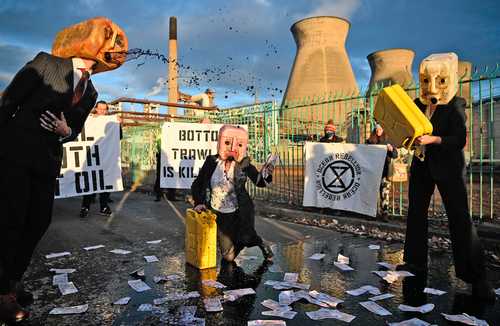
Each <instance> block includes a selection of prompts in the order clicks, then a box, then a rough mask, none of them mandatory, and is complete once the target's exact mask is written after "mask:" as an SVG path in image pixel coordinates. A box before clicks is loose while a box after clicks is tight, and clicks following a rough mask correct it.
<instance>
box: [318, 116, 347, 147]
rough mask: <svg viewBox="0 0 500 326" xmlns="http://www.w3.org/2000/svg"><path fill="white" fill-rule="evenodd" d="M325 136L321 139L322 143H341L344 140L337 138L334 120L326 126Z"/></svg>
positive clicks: (329, 121)
mask: <svg viewBox="0 0 500 326" xmlns="http://www.w3.org/2000/svg"><path fill="white" fill-rule="evenodd" d="M324 131H325V135H324V136H323V137H321V138H320V139H319V142H320V143H341V142H343V141H344V138H342V137H340V136H337V134H336V131H337V127H335V125H334V124H333V119H330V120H328V122H327V123H326V125H325V130H324Z"/></svg>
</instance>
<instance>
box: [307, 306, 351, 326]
mask: <svg viewBox="0 0 500 326" xmlns="http://www.w3.org/2000/svg"><path fill="white" fill-rule="evenodd" d="M306 315H307V316H308V317H309V318H311V319H312V320H322V319H327V318H334V319H337V320H341V321H344V322H346V323H350V322H351V321H353V320H354V318H356V316H353V315H349V314H346V313H344V312H341V311H338V310H337V309H325V308H321V309H319V310H316V311H308V312H306Z"/></svg>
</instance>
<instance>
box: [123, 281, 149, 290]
mask: <svg viewBox="0 0 500 326" xmlns="http://www.w3.org/2000/svg"><path fill="white" fill-rule="evenodd" d="M128 285H129V286H130V287H131V288H132V289H134V290H135V291H137V292H144V291H147V290H151V288H150V287H149V285H147V284H146V283H144V282H143V281H141V280H130V281H128Z"/></svg>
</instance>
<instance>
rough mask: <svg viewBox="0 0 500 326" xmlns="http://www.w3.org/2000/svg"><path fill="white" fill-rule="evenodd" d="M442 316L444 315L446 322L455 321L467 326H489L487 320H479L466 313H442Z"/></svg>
mask: <svg viewBox="0 0 500 326" xmlns="http://www.w3.org/2000/svg"><path fill="white" fill-rule="evenodd" d="M441 315H443V317H444V318H445V319H446V320H449V321H454V322H458V323H462V324H466V325H473V326H489V325H488V322H486V321H485V320H482V319H478V318H476V317H474V316H471V315H468V314H466V313H463V314H461V315H448V314H444V313H441Z"/></svg>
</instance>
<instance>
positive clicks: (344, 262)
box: [337, 254, 349, 265]
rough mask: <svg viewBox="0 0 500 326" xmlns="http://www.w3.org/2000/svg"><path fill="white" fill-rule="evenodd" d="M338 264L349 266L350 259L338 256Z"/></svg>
mask: <svg viewBox="0 0 500 326" xmlns="http://www.w3.org/2000/svg"><path fill="white" fill-rule="evenodd" d="M337 263H341V264H345V265H349V257H347V256H344V255H342V254H338V255H337Z"/></svg>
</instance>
